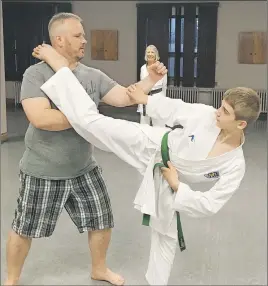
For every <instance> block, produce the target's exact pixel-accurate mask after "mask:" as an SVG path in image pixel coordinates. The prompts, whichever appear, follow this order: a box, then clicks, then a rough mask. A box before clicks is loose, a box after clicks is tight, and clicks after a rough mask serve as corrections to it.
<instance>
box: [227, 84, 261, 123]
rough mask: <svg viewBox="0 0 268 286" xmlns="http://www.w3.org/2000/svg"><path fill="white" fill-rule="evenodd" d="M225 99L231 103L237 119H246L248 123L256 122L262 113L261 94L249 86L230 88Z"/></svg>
mask: <svg viewBox="0 0 268 286" xmlns="http://www.w3.org/2000/svg"><path fill="white" fill-rule="evenodd" d="M223 99H224V100H225V101H226V102H227V103H228V104H230V105H231V107H232V108H233V110H234V113H235V119H236V120H244V121H246V122H247V123H248V124H251V123H253V122H255V121H256V120H257V119H258V117H259V115H260V105H261V104H260V96H259V95H258V94H257V92H256V91H255V90H253V89H251V88H247V87H235V88H231V89H228V90H227V91H226V92H225V93H224V96H223Z"/></svg>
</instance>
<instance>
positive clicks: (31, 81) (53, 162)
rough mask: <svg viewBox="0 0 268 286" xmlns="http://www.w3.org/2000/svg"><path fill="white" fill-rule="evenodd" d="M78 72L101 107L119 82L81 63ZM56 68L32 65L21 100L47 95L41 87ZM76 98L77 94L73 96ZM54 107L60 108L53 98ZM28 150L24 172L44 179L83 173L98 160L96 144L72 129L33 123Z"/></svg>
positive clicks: (27, 140) (26, 73)
mask: <svg viewBox="0 0 268 286" xmlns="http://www.w3.org/2000/svg"><path fill="white" fill-rule="evenodd" d="M73 73H74V75H75V76H76V77H77V79H78V80H79V81H80V83H81V84H82V86H83V87H84V88H85V90H86V91H87V93H88V95H89V96H90V97H91V98H92V99H93V100H94V102H95V103H96V105H97V106H98V104H99V102H100V100H101V99H102V97H103V96H105V95H106V93H108V92H109V91H110V90H111V89H112V88H113V87H114V86H115V85H117V83H116V82H115V81H113V80H112V79H110V78H109V77H108V76H107V75H105V74H104V73H103V72H101V71H100V70H97V69H94V68H90V67H87V66H85V65H83V64H81V63H79V64H78V66H77V67H76V69H75V70H73ZM53 74H54V71H53V70H52V69H51V68H50V67H49V66H48V65H47V64H46V63H44V62H41V63H38V64H36V65H33V66H30V67H29V68H28V69H27V70H26V71H25V73H24V75H23V81H22V85H21V100H23V99H26V98H33V97H46V98H48V97H47V96H46V95H45V93H44V92H43V91H42V90H41V89H40V87H41V86H42V84H44V83H45V82H46V81H47V80H48V79H49V78H50V77H51V76H52V75H53ZM73 96H74V97H75V94H74V95H73ZM50 103H51V106H52V108H53V109H57V107H56V106H55V105H54V104H53V103H52V102H51V101H50ZM25 146H26V150H25V152H24V154H23V157H22V159H21V161H20V169H21V171H22V172H24V173H26V174H28V175H31V176H34V177H37V178H43V179H51V180H59V179H69V178H75V177H78V176H80V175H83V174H85V173H87V172H89V171H90V170H92V169H93V168H94V167H96V166H97V163H96V161H95V159H94V157H93V154H92V152H93V146H92V145H91V144H89V143H88V142H87V141H86V140H85V139H83V138H82V137H81V136H80V135H78V134H77V133H76V131H75V130H74V129H73V128H71V129H67V130H64V131H45V130H41V129H37V128H35V127H34V126H33V125H32V124H31V123H30V124H29V127H28V129H27V132H26V134H25Z"/></svg>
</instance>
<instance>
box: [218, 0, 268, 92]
mask: <svg viewBox="0 0 268 286" xmlns="http://www.w3.org/2000/svg"><path fill="white" fill-rule="evenodd" d="M249 31H263V32H265V31H267V2H265V1H249V2H247V1H244V2H229V1H227V2H221V3H220V8H219V14H218V31H217V35H218V37H217V65H216V82H218V85H219V86H221V87H232V86H241V85H246V86H249V87H252V88H263V89H266V86H267V85H266V82H267V74H266V71H267V67H266V65H256V64H254V65H247V64H238V60H237V56H238V33H239V32H249Z"/></svg>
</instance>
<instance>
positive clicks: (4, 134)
mask: <svg viewBox="0 0 268 286" xmlns="http://www.w3.org/2000/svg"><path fill="white" fill-rule="evenodd" d="M0 138H1V143H3V142H5V141H7V139H8V136H7V132H6V133H3V134H1V137H0Z"/></svg>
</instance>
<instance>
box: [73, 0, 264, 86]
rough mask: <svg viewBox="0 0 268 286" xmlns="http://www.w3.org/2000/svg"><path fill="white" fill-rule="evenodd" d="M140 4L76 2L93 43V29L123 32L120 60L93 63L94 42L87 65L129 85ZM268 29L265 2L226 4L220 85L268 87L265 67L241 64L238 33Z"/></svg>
mask: <svg viewBox="0 0 268 286" xmlns="http://www.w3.org/2000/svg"><path fill="white" fill-rule="evenodd" d="M136 3H137V2H136V1H128V2H127V1H122V2H121V1H111V2H108V1H99V2H98V1H92V2H91V1H90V2H87V1H83V2H82V1H74V2H73V11H74V13H77V14H78V15H80V16H81V17H82V18H83V20H84V24H85V31H86V34H87V36H88V40H89V42H90V30H91V29H117V30H119V61H118V62H106V61H93V60H91V59H90V43H88V50H87V55H86V57H85V59H84V62H85V63H86V64H88V65H91V66H93V67H98V68H100V69H102V70H103V71H105V72H107V73H108V74H109V75H110V76H112V77H113V78H114V79H115V80H117V81H119V82H121V83H123V84H129V83H132V82H134V81H135V80H136V61H137V55H136V46H137V40H136V31H137V27H136V26H137V25H136V19H137V17H136ZM266 30H267V4H266V2H265V1H248V2H247V1H243V2H239V1H227V2H225V1H222V2H220V7H219V12H218V32H217V66H216V82H218V86H219V87H223V88H229V87H232V86H237V85H248V86H251V87H253V88H266V78H267V76H266V66H265V65H241V64H238V61H237V54H238V33H239V32H242V31H266Z"/></svg>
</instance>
